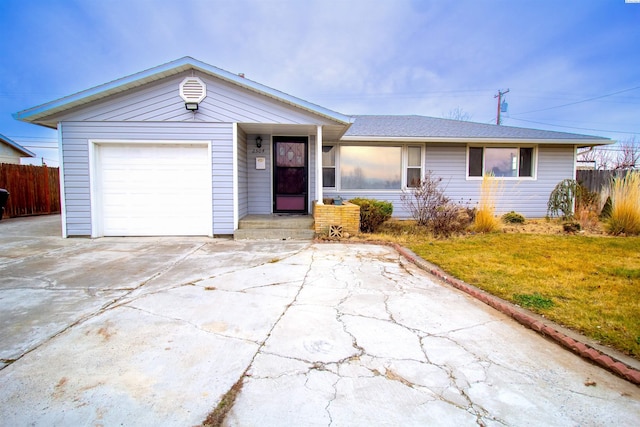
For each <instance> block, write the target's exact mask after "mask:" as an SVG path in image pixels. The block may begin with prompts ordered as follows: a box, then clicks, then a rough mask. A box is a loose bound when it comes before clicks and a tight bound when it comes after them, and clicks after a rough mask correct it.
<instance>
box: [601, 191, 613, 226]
mask: <svg viewBox="0 0 640 427" xmlns="http://www.w3.org/2000/svg"><path fill="white" fill-rule="evenodd" d="M612 208H613V206H611V196H609V197H607V200H606V201H605V202H604V206H603V207H602V210H601V211H600V216H599V219H600V221H605V220H607V219H609V218H611V209H612Z"/></svg>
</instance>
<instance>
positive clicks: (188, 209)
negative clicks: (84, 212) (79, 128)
mask: <svg viewBox="0 0 640 427" xmlns="http://www.w3.org/2000/svg"><path fill="white" fill-rule="evenodd" d="M96 158H97V180H98V186H97V191H96V193H97V194H96V195H94V200H96V201H97V205H98V209H99V212H100V215H99V218H98V219H97V220H98V223H99V224H100V226H101V227H100V228H101V229H102V233H100V231H98V234H99V235H100V234H101V235H104V236H194V235H210V234H211V230H212V214H211V200H212V196H211V161H210V159H209V149H208V146H207V145H206V144H143V143H139V144H102V145H99V146H98V147H97V156H96Z"/></svg>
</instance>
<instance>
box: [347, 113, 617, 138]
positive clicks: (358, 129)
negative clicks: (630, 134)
mask: <svg viewBox="0 0 640 427" xmlns="http://www.w3.org/2000/svg"><path fill="white" fill-rule="evenodd" d="M342 139H343V140H347V141H348V140H352V141H356V140H363V139H367V140H370V141H390V140H396V139H403V140H413V141H430V140H432V141H442V142H446V141H450V142H468V141H473V140H475V141H484V140H486V141H496V142H501V141H502V142H511V141H518V142H523V141H531V142H542V141H547V142H548V141H554V142H557V143H569V144H583V145H600V144H612V143H614V141H612V140H610V139H608V138H603V137H599V136H589V135H580V134H575V133H565V132H554V131H548V130H537V129H528V128H519V127H511V126H498V125H490V124H485V123H475V122H467V121H461V120H451V119H440V118H435V117H426V116H415V115H414V116H355V122H354V123H353V124H352V125H351V127H350V128H349V130H347V132H346V133H345V135H344V137H343V138H342Z"/></svg>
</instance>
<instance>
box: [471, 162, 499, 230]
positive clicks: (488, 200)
mask: <svg viewBox="0 0 640 427" xmlns="http://www.w3.org/2000/svg"><path fill="white" fill-rule="evenodd" d="M499 191H500V181H498V180H497V179H495V177H494V176H493V175H490V174H487V175H485V176H484V177H483V178H482V185H481V186H480V201H479V202H478V209H477V210H476V216H475V219H474V221H473V226H472V229H473V231H475V232H478V233H491V232H493V231H497V230H499V229H500V218H498V217H496V199H497V196H498V193H499Z"/></svg>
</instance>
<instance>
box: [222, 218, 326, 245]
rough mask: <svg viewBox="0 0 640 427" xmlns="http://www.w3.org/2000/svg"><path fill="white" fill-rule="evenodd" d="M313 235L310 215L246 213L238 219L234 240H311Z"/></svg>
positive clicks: (312, 221) (312, 223) (312, 222)
mask: <svg viewBox="0 0 640 427" xmlns="http://www.w3.org/2000/svg"><path fill="white" fill-rule="evenodd" d="M314 236H315V230H314V220H313V216H312V215H290V214H266V215H246V216H245V217H243V218H241V219H240V220H239V221H238V229H237V230H236V231H235V232H234V233H233V238H234V239H235V240H242V239H277V240H288V239H297V240H311V239H313V238H314Z"/></svg>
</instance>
